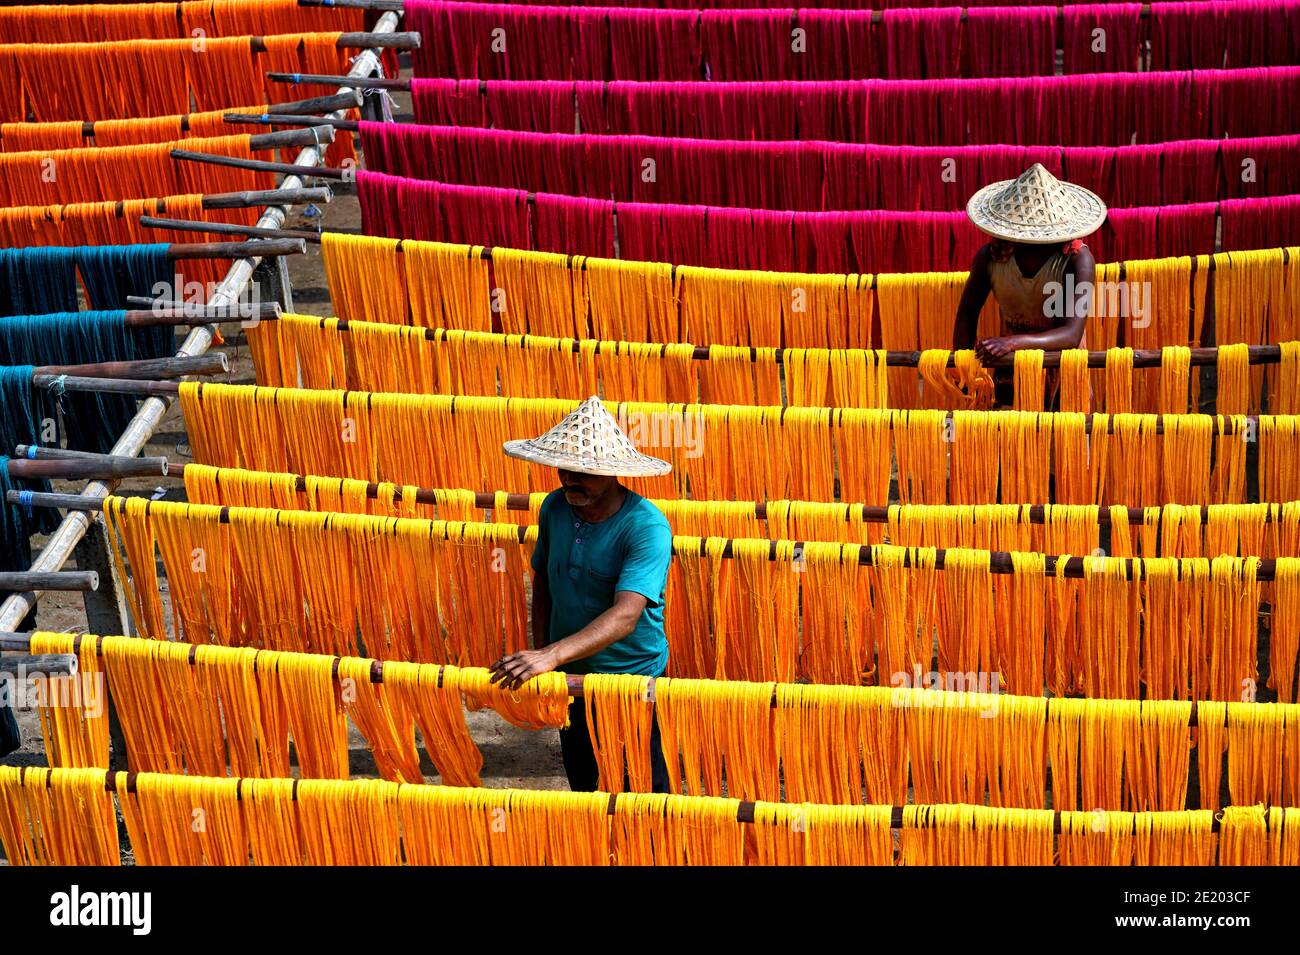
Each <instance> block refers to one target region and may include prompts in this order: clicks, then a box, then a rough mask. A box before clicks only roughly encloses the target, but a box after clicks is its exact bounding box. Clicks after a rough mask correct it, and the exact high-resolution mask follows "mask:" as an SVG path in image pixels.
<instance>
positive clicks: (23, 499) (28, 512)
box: [18, 491, 33, 517]
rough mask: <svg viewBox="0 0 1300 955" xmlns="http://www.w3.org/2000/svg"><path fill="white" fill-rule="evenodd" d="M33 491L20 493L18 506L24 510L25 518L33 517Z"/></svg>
mask: <svg viewBox="0 0 1300 955" xmlns="http://www.w3.org/2000/svg"><path fill="white" fill-rule="evenodd" d="M32 493H33V492H32V491H19V492H18V506H19V507H21V508H22V509H23V516H24V517H31V516H32Z"/></svg>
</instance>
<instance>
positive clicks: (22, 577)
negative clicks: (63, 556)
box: [0, 570, 99, 591]
mask: <svg viewBox="0 0 1300 955" xmlns="http://www.w3.org/2000/svg"><path fill="white" fill-rule="evenodd" d="M98 586H99V574H96V573H95V572H94V571H89V570H56V571H52V572H51V571H46V572H41V571H35V570H20V571H0V590H17V591H26V590H63V591H86V590H94V589H96V588H97V587H98Z"/></svg>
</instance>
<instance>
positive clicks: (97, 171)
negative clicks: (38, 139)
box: [0, 136, 275, 206]
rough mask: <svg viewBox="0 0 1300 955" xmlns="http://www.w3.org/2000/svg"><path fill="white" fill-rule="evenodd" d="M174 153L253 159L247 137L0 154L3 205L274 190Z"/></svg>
mask: <svg viewBox="0 0 1300 955" xmlns="http://www.w3.org/2000/svg"><path fill="white" fill-rule="evenodd" d="M175 148H179V149H193V150H197V151H199V152H206V153H214V154H217V155H221V156H236V157H239V158H240V159H251V158H253V154H252V151H251V150H250V148H249V137H248V136H216V137H213V138H211V139H190V140H178V141H176V142H171V143H145V144H141V145H132V146H109V147H104V148H95V147H89V148H81V149H56V150H33V151H29V152H22V153H0V205H5V206H48V205H53V204H55V203H73V202H77V203H81V202H88V201H96V200H109V199H143V198H146V197H149V196H157V195H184V194H188V193H196V192H204V193H208V192H240V191H243V190H248V189H270V188H273V187H274V185H275V178H274V176H273V175H272V174H271V173H269V172H259V171H254V170H251V169H236V168H234V167H231V166H214V165H209V164H207V163H193V162H177V161H176V160H175V159H173V158H172V157H171V150H172V149H175Z"/></svg>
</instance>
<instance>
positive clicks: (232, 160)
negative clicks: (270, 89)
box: [171, 149, 355, 179]
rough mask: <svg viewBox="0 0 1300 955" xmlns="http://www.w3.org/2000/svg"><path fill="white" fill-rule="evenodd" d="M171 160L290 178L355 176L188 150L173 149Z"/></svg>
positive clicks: (342, 171) (349, 172)
mask: <svg viewBox="0 0 1300 955" xmlns="http://www.w3.org/2000/svg"><path fill="white" fill-rule="evenodd" d="M171 157H172V158H173V159H183V160H185V161H187V162H202V163H207V164H208V165H210V166H230V167H231V168H233V169H253V170H256V171H258V172H279V173H285V174H286V175H290V176H315V177H316V178H317V179H347V178H349V177H350V176H353V175H355V172H354V171H353V170H350V169H340V168H338V167H336V166H295V165H294V164H293V163H287V162H268V161H267V160H263V159H241V158H240V157H238V156H217V155H214V154H212V153H197V152H192V151H191V150H188V149H173V150H172V151H171Z"/></svg>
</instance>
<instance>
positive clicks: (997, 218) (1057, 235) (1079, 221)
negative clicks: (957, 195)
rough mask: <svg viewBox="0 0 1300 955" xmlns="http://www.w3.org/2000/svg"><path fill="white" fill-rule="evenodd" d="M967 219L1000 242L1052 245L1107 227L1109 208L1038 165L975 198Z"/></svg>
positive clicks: (972, 200)
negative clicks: (1001, 240)
mask: <svg viewBox="0 0 1300 955" xmlns="http://www.w3.org/2000/svg"><path fill="white" fill-rule="evenodd" d="M966 215H968V216H970V221H971V222H973V223H975V225H977V226H979V228H980V229H982V230H983V231H984V232H987V233H988V234H989V235H991V236H993V237H994V238H995V239H1005V240H1007V241H1008V242H1026V243H1031V244H1041V245H1047V244H1050V243H1054V242H1069V241H1070V240H1071V239H1081V238H1083V237H1084V236H1086V235H1092V233H1094V232H1096V231H1097V229H1098V228H1100V227H1101V224H1102V223H1103V222H1105V221H1106V204H1105V203H1104V202H1102V201H1101V199H1100V198H1099V197H1098V196H1097V195H1096V194H1095V193H1093V192H1090V191H1088V190H1087V189H1085V188H1083V186H1076V185H1074V184H1073V183H1069V182H1062V181H1061V180H1059V179H1057V178H1056V177H1055V176H1053V175H1052V174H1051V173H1050V172H1048V171H1047V170H1046V169H1044V168H1043V166H1042V164H1041V163H1034V164H1033V165H1032V166H1030V167H1029V168H1028V169H1026V170H1025V171H1024V172H1023V173H1021V174H1020V177H1019V178H1018V179H1007V180H1005V181H1003V182H995V183H993V184H992V185H991V186H985V187H984V188H983V189H981V190H980V191H979V192H977V193H975V195H973V196H971V198H970V202H968V203H966Z"/></svg>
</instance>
